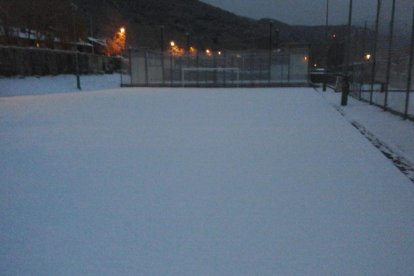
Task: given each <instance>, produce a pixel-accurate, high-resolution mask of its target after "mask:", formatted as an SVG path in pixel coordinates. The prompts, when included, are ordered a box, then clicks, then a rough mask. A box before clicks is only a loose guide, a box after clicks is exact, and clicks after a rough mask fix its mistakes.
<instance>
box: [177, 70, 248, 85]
mask: <svg viewBox="0 0 414 276" xmlns="http://www.w3.org/2000/svg"><path fill="white" fill-rule="evenodd" d="M181 70H182V72H181V85H182V87H185V86H186V84H192V83H196V84H198V82H199V81H200V80H199V79H198V78H197V79H196V80H194V79H191V78H190V79H188V78H186V73H187V75H188V73H189V72H197V74H199V73H200V72H219V73H222V74H225V73H227V72H229V73H231V74H235V75H236V79H235V80H234V78H232V81H231V83H235V84H236V86H237V87H238V86H239V84H240V68H238V67H185V68H182V69H181ZM223 79H224V84H226V78H225V76H224V77H223ZM204 82H207V81H206V80H204ZM213 84H217V82H213Z"/></svg>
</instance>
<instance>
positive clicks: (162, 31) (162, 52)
mask: <svg viewBox="0 0 414 276" xmlns="http://www.w3.org/2000/svg"><path fill="white" fill-rule="evenodd" d="M160 30H161V37H160V40H161V41H160V44H161V45H160V47H161V78H162V85H163V86H164V85H165V72H164V71H165V64H164V48H165V47H164V26H163V25H161V27H160Z"/></svg>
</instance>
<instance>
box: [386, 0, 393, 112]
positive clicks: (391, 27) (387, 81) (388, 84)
mask: <svg viewBox="0 0 414 276" xmlns="http://www.w3.org/2000/svg"><path fill="white" fill-rule="evenodd" d="M394 18H395V0H393V1H392V11H391V22H390V40H389V45H388V58H387V71H386V79H385V98H384V110H385V111H386V110H387V109H388V91H389V86H390V77H391V58H392V46H393V36H394Z"/></svg>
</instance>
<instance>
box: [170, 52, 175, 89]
mask: <svg viewBox="0 0 414 276" xmlns="http://www.w3.org/2000/svg"><path fill="white" fill-rule="evenodd" d="M173 74H174V69H173V55H172V54H170V86H171V87H173V85H174V84H173V80H174V78H173Z"/></svg>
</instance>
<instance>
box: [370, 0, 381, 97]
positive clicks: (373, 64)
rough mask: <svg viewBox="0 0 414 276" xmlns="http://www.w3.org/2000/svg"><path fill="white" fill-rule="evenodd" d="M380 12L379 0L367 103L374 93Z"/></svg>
mask: <svg viewBox="0 0 414 276" xmlns="http://www.w3.org/2000/svg"><path fill="white" fill-rule="evenodd" d="M380 12H381V0H378V2H377V17H376V19H375V33H374V52H373V53H372V68H371V91H370V95H369V104H372V100H373V95H374V84H375V76H376V74H377V68H376V66H377V43H378V28H379V16H380Z"/></svg>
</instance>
